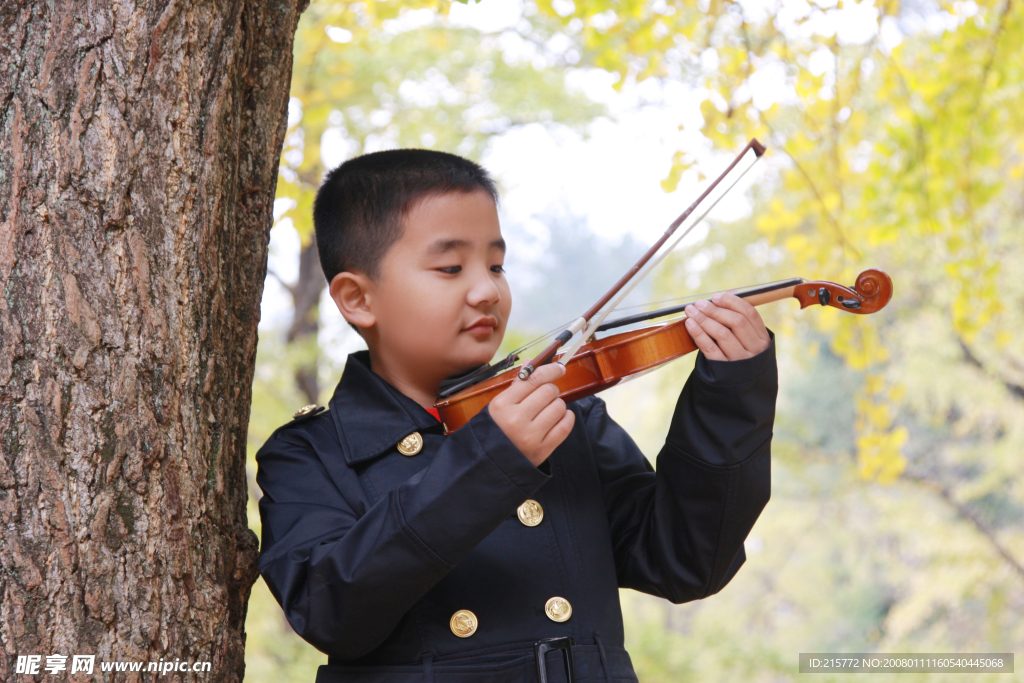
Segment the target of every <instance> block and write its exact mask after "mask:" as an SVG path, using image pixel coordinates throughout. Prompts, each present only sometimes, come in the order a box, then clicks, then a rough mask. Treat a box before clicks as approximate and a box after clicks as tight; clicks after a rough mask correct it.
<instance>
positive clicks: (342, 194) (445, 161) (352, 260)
mask: <svg viewBox="0 0 1024 683" xmlns="http://www.w3.org/2000/svg"><path fill="white" fill-rule="evenodd" d="M474 190H484V191H485V192H487V193H488V194H489V195H490V196H491V198H492V199H493V200H494V205H495V206H497V205H498V196H499V195H498V189H497V187H496V185H495V182H494V180H493V179H492V178H491V176H490V175H489V174H488V173H487V171H486V170H484V168H483V167H481V166H480V165H479V164H476V163H474V162H472V161H470V160H469V159H464V158H463V157H460V156H457V155H455V154H449V153H448V152H439V151H436V150H431V149H391V150H385V151H382V152H371V153H369V154H363V155H362V156H358V157H354V158H352V159H349V160H348V161H346V162H344V163H343V164H341V165H340V166H338V167H336V168H334V169H333V170H331V171H330V172H329V173H328V174H327V177H326V178H325V179H324V182H323V184H322V185H321V186H320V189H319V190H317V193H316V200H315V201H314V202H313V227H314V229H315V230H316V246H317V251H318V252H319V254H320V266H321V267H322V268H323V271H324V277H326V278H327V282H328V283H330V282H331V280H333V279H334V276H335V275H337V274H338V273H342V272H346V271H348V272H352V271H358V272H361V273H363V274H364V275H366V276H367V277H369V278H370V279H371V280H377V278H379V277H380V263H381V260H383V258H384V254H386V253H387V250H388V249H389V248H390V247H391V245H392V244H394V243H395V242H396V241H397V240H398V239H399V238H400V237H401V236H402V219H403V218H404V217H405V216H406V214H407V213H408V212H409V210H410V209H412V207H413V205H414V204H415V203H416V202H417V201H418V200H420V199H423V198H425V197H427V196H430V195H441V194H447V193H449V192H472V191H474ZM349 324H350V325H351V326H352V328H353V329H354V330H356V331H357V332H360V330H359V328H358V327H356V326H355V325H352V324H351V323H349ZM360 334H361V332H360Z"/></svg>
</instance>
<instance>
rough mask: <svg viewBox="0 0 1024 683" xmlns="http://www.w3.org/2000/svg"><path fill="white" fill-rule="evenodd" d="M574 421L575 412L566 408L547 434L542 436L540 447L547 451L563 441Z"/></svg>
mask: <svg viewBox="0 0 1024 683" xmlns="http://www.w3.org/2000/svg"><path fill="white" fill-rule="evenodd" d="M575 423H576V413H574V412H572V411H571V410H566V411H565V414H564V415H563V416H562V419H560V420H559V421H558V422H557V423H556V424H555V426H554V427H552V428H551V429H550V430H549V431H548V433H547V435H545V436H544V440H543V441H541V442H540V444H541V447H542V448H543V449H545V450H546V451H547V452H548V453H550V452H551V451H553V450H555V448H557V447H558V445H559V444H560V443H562V442H563V441H565V439H566V438H567V437H568V436H569V434H570V432H572V426H573V425H574V424H575Z"/></svg>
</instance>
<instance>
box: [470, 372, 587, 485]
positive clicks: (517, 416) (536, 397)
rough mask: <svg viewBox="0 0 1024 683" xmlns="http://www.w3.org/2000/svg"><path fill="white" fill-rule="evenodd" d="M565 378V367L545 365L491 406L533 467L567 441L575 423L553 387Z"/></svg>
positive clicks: (518, 381)
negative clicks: (557, 381)
mask: <svg viewBox="0 0 1024 683" xmlns="http://www.w3.org/2000/svg"><path fill="white" fill-rule="evenodd" d="M564 374H565V366H564V365H561V364H559V363H548V364H546V365H542V366H540V367H539V368H537V369H536V370H534V372H533V374H532V375H530V376H529V377H528V378H527V379H525V380H522V379H519V378H518V377H517V378H515V379H513V380H512V384H511V385H509V387H508V389H506V390H505V391H503V392H501V393H500V394H498V395H497V396H495V397H494V398H493V399H492V400H491V403H490V414H491V419H493V420H494V422H495V424H497V425H498V426H499V427H500V428H501V431H503V432H505V436H507V437H508V439H509V441H511V442H512V443H513V444H514V445H515V446H516V448H518V449H519V450H520V451H522V453H523V455H525V456H526V458H527V459H528V460H529V461H530V462H531V463H533V464H534V466H538V465H540V464H541V463H542V462H544V461H545V460H547V459H548V456H549V455H551V453H552V451H554V450H555V448H557V447H558V444H560V443H562V442H563V441H565V438H566V437H567V436H569V432H570V431H572V425H573V422H575V420H576V414H575V413H573V412H572V411H571V410H568V409H567V408H566V407H565V401H563V400H562V399H560V398H559V397H558V394H559V393H560V392H559V389H558V387H557V386H555V385H554V384H553V382H554V381H555V380H556V379H558V378H559V377H561V376H562V375H564Z"/></svg>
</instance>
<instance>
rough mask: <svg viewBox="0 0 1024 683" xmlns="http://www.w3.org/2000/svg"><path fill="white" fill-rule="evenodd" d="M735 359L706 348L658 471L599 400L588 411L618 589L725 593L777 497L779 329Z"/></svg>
mask: <svg viewBox="0 0 1024 683" xmlns="http://www.w3.org/2000/svg"><path fill="white" fill-rule="evenodd" d="M769 334H770V335H771V343H770V345H769V347H768V348H767V349H765V350H764V351H763V352H761V353H760V354H758V355H756V356H753V357H751V358H747V359H743V360H738V361H710V360H708V359H707V358H706V357H704V355H703V354H699V355H698V357H697V361H696V365H695V368H694V370H693V372H692V373H691V375H690V377H689V379H688V380H687V382H686V385H685V386H684V387H683V390H682V393H681V394H680V396H679V400H678V402H677V404H676V407H675V411H674V414H673V417H672V423H671V426H670V427H669V431H668V436H667V438H666V441H665V445H664V447H663V448H662V449H661V452H660V453H659V454H658V458H657V470H656V471H655V470H654V468H652V467H651V465H650V463H649V462H648V460H647V459H646V458H645V457H644V455H643V454H642V453H641V452H640V450H639V448H638V447H637V445H636V443H635V442H634V441H633V440H632V439H631V438H630V437H629V435H628V434H627V433H626V432H625V431H624V430H623V429H622V428H621V427H620V426H619V425H618V424H616V423H615V422H614V421H613V420H612V419H611V418H610V417H609V416H608V414H607V412H606V411H605V406H604V402H603V401H601V400H599V399H598V400H594V402H593V404H592V405H591V406H590V409H589V412H588V413H586V425H587V427H586V428H587V432H588V437H589V440H590V443H591V448H592V449H593V453H594V456H595V460H596V462H597V466H598V471H599V474H600V477H601V485H602V488H603V491H604V496H605V504H606V506H607V508H608V519H609V524H610V527H611V533H612V542H613V547H614V552H615V561H616V570H617V574H618V578H619V585H620V586H622V587H625V588H633V589H635V590H638V591H641V592H644V593H650V594H652V595H657V596H660V597H664V598H666V599H668V600H670V601H671V602H673V603H682V602H688V601H691V600H698V599H701V598H704V597H707V596H709V595H713V594H714V593H717V592H718V591H720V590H721V589H722V588H723V587H724V586H725V585H726V584H727V583H728V582H729V581H730V580H731V579H732V577H733V576H734V575H735V574H736V572H737V571H738V570H739V568H740V566H741V565H742V564H743V562H744V561H745V559H746V555H745V554H744V551H743V541H744V539H745V538H746V537H747V534H748V533H749V532H750V529H751V528H752V527H753V525H754V522H755V521H757V518H758V515H760V514H761V510H763V509H764V506H765V505H766V504H767V503H768V498H769V496H770V493H771V466H770V464H771V461H770V456H771V437H772V425H773V422H774V419H775V400H776V397H777V394H778V371H777V368H776V363H775V335H774V334H773V333H771V332H770V331H769Z"/></svg>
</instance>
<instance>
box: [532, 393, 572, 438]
mask: <svg viewBox="0 0 1024 683" xmlns="http://www.w3.org/2000/svg"><path fill="white" fill-rule="evenodd" d="M565 412H566V407H565V401H563V400H562V399H560V398H555V400H553V401H552V402H551V403H549V404H547V405H546V406H544V408H542V409H541V411H540V412H539V413H537V417H535V418H533V424H532V425H530V429H531V430H533V431H534V433H535V434H536V435H537V437H538V438H539V439H541V440H543V439H544V437H545V436H546V435H547V433H548V432H550V431H551V430H552V429H553V428H554V426H555V425H556V424H558V422H559V421H560V420H561V419H562V418H563V417H564V416H565Z"/></svg>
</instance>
